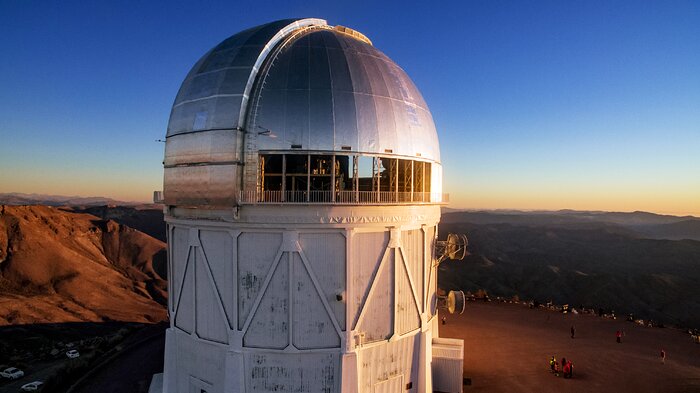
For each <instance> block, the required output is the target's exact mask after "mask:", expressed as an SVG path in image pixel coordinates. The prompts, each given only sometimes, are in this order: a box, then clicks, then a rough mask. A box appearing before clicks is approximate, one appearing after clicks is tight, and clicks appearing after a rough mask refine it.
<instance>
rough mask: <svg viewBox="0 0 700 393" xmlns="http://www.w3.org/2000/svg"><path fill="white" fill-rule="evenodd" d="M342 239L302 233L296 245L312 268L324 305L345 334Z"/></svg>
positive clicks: (343, 253)
mask: <svg viewBox="0 0 700 393" xmlns="http://www.w3.org/2000/svg"><path fill="white" fill-rule="evenodd" d="M345 243H346V241H345V236H343V235H342V234H341V233H337V232H336V233H333V232H331V233H301V234H300V235H299V244H300V245H301V249H302V251H303V252H304V255H306V258H307V259H308V260H309V263H310V264H311V268H312V269H313V271H314V274H315V275H316V278H317V279H318V281H319V283H320V284H321V288H322V289H323V295H324V297H325V298H326V301H327V302H328V304H329V305H330V306H331V308H332V309H333V313H334V314H335V318H336V320H337V321H338V324H339V325H340V327H341V329H342V330H345V304H346V301H345V300H341V301H339V300H338V299H337V296H338V295H342V296H345Z"/></svg>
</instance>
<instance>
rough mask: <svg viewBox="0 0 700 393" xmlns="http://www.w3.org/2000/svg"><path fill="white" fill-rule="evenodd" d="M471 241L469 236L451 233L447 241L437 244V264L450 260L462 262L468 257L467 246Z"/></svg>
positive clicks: (440, 241)
mask: <svg viewBox="0 0 700 393" xmlns="http://www.w3.org/2000/svg"><path fill="white" fill-rule="evenodd" d="M468 245H469V240H467V235H464V234H456V233H450V234H449V235H447V240H438V241H436V242H435V254H436V255H437V263H438V264H439V263H440V262H442V261H444V260H445V259H447V258H449V259H452V260H457V261H461V260H462V259H464V257H466V256H467V246H468Z"/></svg>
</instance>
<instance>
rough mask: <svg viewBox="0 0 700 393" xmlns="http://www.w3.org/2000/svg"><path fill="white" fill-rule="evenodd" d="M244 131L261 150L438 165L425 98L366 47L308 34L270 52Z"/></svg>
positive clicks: (341, 37)
mask: <svg viewBox="0 0 700 393" xmlns="http://www.w3.org/2000/svg"><path fill="white" fill-rule="evenodd" d="M257 86H258V87H257V89H256V90H255V91H254V93H253V99H252V101H251V108H250V117H249V124H248V126H247V129H249V130H252V131H255V132H256V133H258V134H260V135H261V136H260V137H258V138H257V147H258V149H260V150H289V149H290V148H291V147H292V145H294V146H296V147H298V146H301V149H302V150H312V151H314V150H317V151H341V150H345V151H348V150H349V151H354V152H361V153H370V154H382V155H384V154H387V153H390V154H391V155H402V156H409V157H416V156H420V157H422V158H423V159H429V160H433V161H438V162H439V160H440V151H439V146H438V138H437V133H436V131H435V125H434V123H433V119H432V116H431V114H430V111H429V110H428V107H427V105H426V104H425V101H424V100H423V97H422V96H421V94H420V92H419V91H418V89H417V88H416V87H415V85H414V84H413V82H412V81H411V79H410V78H409V77H408V76H407V75H406V73H405V72H404V71H403V70H402V69H401V68H400V67H399V66H397V65H396V64H395V63H394V62H393V61H392V60H391V59H389V58H388V57H387V56H386V55H384V54H383V53H382V52H381V51H379V50H377V49H376V48H374V47H373V46H371V45H370V44H368V43H366V42H364V41H360V40H358V39H357V38H355V37H353V36H351V35H348V34H346V33H343V32H342V31H339V30H334V29H330V28H318V29H311V30H308V31H307V32H305V33H304V34H303V35H301V36H300V37H297V38H293V39H291V40H289V41H288V42H285V43H284V44H283V45H282V46H281V47H280V48H278V49H277V50H276V51H274V52H273V53H272V54H271V56H270V59H269V60H268V61H267V65H266V68H265V69H264V70H263V71H262V72H261V74H260V76H259V81H258V85H257Z"/></svg>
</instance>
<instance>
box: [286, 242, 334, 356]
mask: <svg viewBox="0 0 700 393" xmlns="http://www.w3.org/2000/svg"><path fill="white" fill-rule="evenodd" d="M293 261H294V268H293V272H294V279H293V280H292V296H293V299H294V301H293V304H292V322H293V325H292V332H293V339H294V341H293V344H294V346H295V347H296V348H298V349H315V348H337V347H340V336H338V332H337V331H336V329H335V326H334V325H333V322H332V321H331V317H330V315H328V312H327V311H326V309H325V307H324V305H323V303H322V302H321V298H320V296H319V294H318V291H316V288H315V287H314V283H313V282H312V280H311V276H309V272H308V271H307V270H306V267H305V266H304V263H303V262H302V260H301V258H300V256H299V254H297V253H294V254H293ZM328 263H329V264H330V263H333V262H332V261H328ZM334 300H335V299H334Z"/></svg>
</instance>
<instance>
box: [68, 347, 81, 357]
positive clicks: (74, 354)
mask: <svg viewBox="0 0 700 393" xmlns="http://www.w3.org/2000/svg"><path fill="white" fill-rule="evenodd" d="M66 356H68V358H69V359H75V358H77V357H80V352H78V351H77V350H75V349H71V350H70V351H68V352H66Z"/></svg>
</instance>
